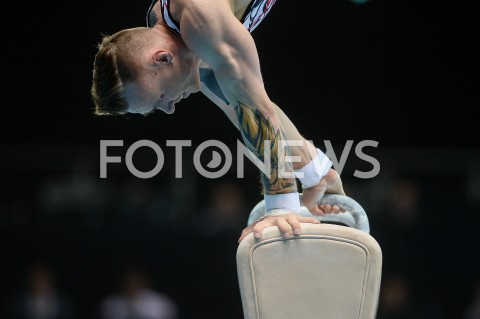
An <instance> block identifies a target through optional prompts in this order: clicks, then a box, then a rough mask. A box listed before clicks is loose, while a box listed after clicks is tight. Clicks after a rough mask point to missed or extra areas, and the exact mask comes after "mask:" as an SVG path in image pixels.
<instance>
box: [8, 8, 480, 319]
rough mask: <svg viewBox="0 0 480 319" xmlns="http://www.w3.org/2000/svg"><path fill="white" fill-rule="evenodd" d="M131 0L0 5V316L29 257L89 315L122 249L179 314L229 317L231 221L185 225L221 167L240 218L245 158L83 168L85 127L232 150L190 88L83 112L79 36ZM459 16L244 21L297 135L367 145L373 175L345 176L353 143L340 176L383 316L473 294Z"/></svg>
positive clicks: (472, 69)
mask: <svg viewBox="0 0 480 319" xmlns="http://www.w3.org/2000/svg"><path fill="white" fill-rule="evenodd" d="M148 5H149V2H148V1H143V2H142V1H140V2H139V1H119V0H117V1H111V0H105V1H97V2H95V3H93V2H89V3H83V2H55V1H54V2H40V1H37V2H33V3H30V2H27V3H22V4H20V3H15V4H14V3H13V2H9V3H6V4H2V6H3V10H2V11H3V13H4V14H3V15H4V17H3V18H2V24H4V26H3V28H2V30H3V32H2V49H1V51H2V61H3V63H2V71H3V72H2V78H3V81H2V86H1V87H2V101H3V105H2V110H3V114H2V116H1V124H2V125H1V126H0V134H1V135H0V136H1V142H0V146H1V148H2V149H1V153H0V214H1V215H0V234H1V239H2V240H1V243H0V248H1V249H2V250H1V252H2V260H3V261H2V268H0V269H1V270H2V273H1V283H2V285H1V289H0V292H1V298H2V303H1V305H2V307H3V308H4V309H5V310H4V312H3V313H5V317H7V310H8V309H9V308H11V307H10V306H11V305H12V304H13V303H14V301H15V296H16V292H18V291H21V290H22V289H23V287H24V286H25V278H26V274H27V272H28V270H29V269H30V267H31V266H32V265H33V264H34V263H35V262H37V261H42V262H45V263H47V264H48V265H49V266H50V267H52V269H53V271H54V274H55V277H56V279H57V287H58V289H60V290H62V291H64V293H65V294H66V295H67V296H69V298H70V300H71V301H72V304H73V308H74V309H75V311H74V313H75V314H76V317H78V318H96V317H97V316H98V313H99V312H98V309H99V304H100V302H101V300H102V299H103V298H104V297H105V296H107V295H109V294H110V293H112V292H114V291H115V289H116V287H117V285H118V282H117V279H118V277H117V275H118V273H119V272H120V271H121V269H123V268H122V267H123V266H125V265H126V264H129V263H130V262H135V263H139V264H142V265H143V266H144V267H145V268H147V269H148V271H149V273H150V274H151V278H152V282H151V285H152V286H153V287H154V288H155V289H157V290H159V291H163V292H165V293H167V294H169V295H170V296H171V297H172V298H173V299H174V300H175V301H176V303H177V304H178V305H179V308H180V309H181V312H182V318H242V313H241V302H240V296H239V292H238V287H237V282H236V269H235V253H236V247H237V243H236V240H237V238H238V236H239V234H240V232H241V230H242V229H243V227H244V225H243V222H238V221H234V222H232V224H231V226H229V227H227V228H226V229H220V230H219V231H218V232H213V233H206V232H204V231H202V230H201V229H202V227H203V226H201V225H203V224H204V223H202V220H205V219H206V217H205V215H203V213H202V212H205V209H206V208H207V207H211V206H212V205H213V203H212V201H211V200H210V195H211V193H212V191H213V190H214V189H215V187H216V186H218V185H220V187H222V185H223V183H226V184H225V185H227V184H228V183H229V182H233V183H234V184H236V185H237V187H238V189H237V192H240V193H241V196H242V197H241V199H242V205H243V206H242V205H240V206H241V207H242V210H241V212H240V213H239V216H241V219H242V220H243V221H245V220H246V217H247V216H248V212H249V210H250V209H251V207H253V205H255V204H256V202H257V201H259V200H260V199H261V196H260V194H259V182H258V177H257V172H256V170H255V168H254V167H253V165H250V166H248V167H247V172H246V176H245V178H244V179H241V180H237V179H235V174H234V173H235V172H233V171H230V172H229V174H228V175H227V176H225V177H224V178H221V179H217V180H210V179H207V178H203V177H201V176H199V175H198V174H196V173H195V172H194V171H193V169H192V167H191V166H192V165H191V161H189V159H191V156H192V153H191V152H190V151H187V152H186V155H184V156H185V159H184V163H185V169H186V173H185V177H184V178H183V179H175V178H174V177H173V171H174V168H173V160H172V158H171V156H172V154H173V152H172V151H171V150H170V152H169V153H168V154H167V160H166V166H165V168H164V169H163V170H162V172H161V173H160V174H159V175H158V176H156V177H154V178H152V179H150V180H141V179H138V178H135V177H133V176H132V175H131V174H130V173H129V172H128V170H127V169H126V167H125V165H124V162H122V164H112V165H111V166H109V175H108V176H109V178H107V179H100V178H99V141H100V140H105V139H119V140H124V147H123V148H117V149H116V150H112V154H116V155H119V156H124V155H125V152H126V149H127V148H128V146H129V145H130V144H131V143H133V142H135V141H137V140H140V139H149V140H152V141H155V142H156V143H157V144H159V145H160V146H161V147H162V148H163V149H164V151H166V149H167V148H165V143H166V140H179V139H190V140H192V141H193V145H194V146H196V145H198V144H199V143H201V142H203V141H205V140H208V139H217V140H221V141H223V142H224V143H225V144H227V145H229V146H230V148H231V149H232V150H235V143H236V140H237V139H240V137H239V135H238V134H237V132H236V131H235V129H234V127H233V126H232V125H231V124H230V123H229V122H228V120H227V118H226V117H225V115H223V113H222V112H221V111H220V110H218V109H217V108H216V107H215V105H213V104H212V103H210V102H209V101H208V100H207V99H206V98H205V97H203V96H201V95H200V94H197V95H194V96H191V97H190V98H189V99H188V100H185V101H182V102H181V103H180V104H179V105H178V107H177V111H176V113H175V114H174V115H173V116H168V115H166V114H163V113H156V114H153V115H151V116H148V117H146V118H143V117H141V116H133V115H128V116H115V117H96V116H94V115H93V112H92V110H93V104H92V102H91V100H90V95H89V91H90V85H91V76H92V64H93V59H94V55H95V53H96V44H97V42H99V41H100V39H101V34H112V33H114V32H116V31H118V30H120V29H123V28H129V27H134V26H143V25H144V22H145V20H144V19H145V13H146V10H147V8H148ZM477 21H478V18H477V15H476V13H475V10H473V7H472V6H471V5H470V4H469V3H467V2H459V1H455V2H453V1H452V2H434V1H396V0H394V1H385V0H371V1H369V2H366V3H364V4H356V3H354V2H350V1H347V0H340V1H338V0H337V1H333V0H326V1H323V0H322V1H308V2H305V1H304V2H292V1H281V0H279V1H277V3H276V4H275V6H274V7H273V9H272V11H271V12H270V13H269V15H268V17H267V18H266V19H265V21H264V22H262V24H261V25H260V26H259V27H258V28H257V29H256V30H255V31H254V32H253V34H252V35H253V37H254V39H255V41H256V44H257V48H258V52H259V56H260V61H261V65H262V69H263V77H264V81H265V85H266V88H267V92H268V93H269V95H270V98H271V99H272V100H273V101H275V102H276V103H277V104H278V105H280V107H281V108H282V109H283V110H284V111H285V113H286V114H287V115H289V116H290V118H291V119H292V120H293V122H294V123H295V124H296V126H297V127H298V129H299V130H300V132H301V133H302V134H304V136H305V137H306V138H308V139H312V140H314V141H315V142H316V144H317V145H318V146H319V147H321V148H323V149H325V147H324V144H323V143H322V141H324V140H329V141H331V143H332V145H333V146H334V147H335V150H336V154H337V156H338V157H340V154H341V152H342V150H343V147H344V145H345V144H346V142H347V140H353V141H354V145H356V144H357V143H358V142H360V141H361V140H374V141H378V143H379V144H378V146H377V147H376V148H373V149H372V148H370V149H365V150H364V151H365V152H366V153H367V154H369V155H370V156H373V157H375V158H377V159H378V160H379V162H380V164H381V171H380V174H379V175H378V176H376V177H374V178H372V179H367V180H362V179H359V178H356V177H354V176H353V172H354V171H355V170H356V169H357V170H363V171H368V170H369V169H371V167H370V166H369V164H368V163H365V162H364V161H363V162H362V161H361V160H359V159H358V158H356V157H355V156H353V155H354V152H353V150H352V152H351V153H350V155H351V156H349V157H348V161H347V162H346V165H345V169H344V171H343V174H342V177H343V179H344V182H345V187H346V191H347V193H348V194H349V195H350V196H352V197H353V198H355V199H356V200H357V201H359V202H360V203H362V205H363V206H364V207H365V208H366V211H367V213H369V216H370V222H371V226H372V235H373V236H374V237H375V238H376V239H377V240H378V241H379V243H380V244H381V246H382V249H383V252H384V282H383V284H384V285H385V289H383V290H382V291H388V292H392V291H393V292H397V293H398V294H397V295H400V296H403V297H391V295H392V294H393V296H397V295H396V294H395V293H391V294H390V295H388V294H387V293H385V295H382V296H381V303H380V309H381V313H380V314H379V319H381V318H380V317H382V318H394V314H393V313H395V311H394V310H389V307H390V306H389V305H390V304H393V305H395V300H397V299H398V300H400V299H401V300H402V301H401V302H400V301H399V302H398V304H400V305H401V306H399V307H400V308H401V311H397V312H398V314H395V315H396V316H397V317H395V318H407V317H408V318H452V319H454V318H455V319H458V318H461V319H463V318H467V317H466V315H465V314H466V311H467V309H468V308H469V307H470V305H471V304H473V302H474V299H475V297H474V296H475V292H474V291H475V287H476V286H475V285H476V283H477V282H480V281H479V279H478V278H480V277H479V276H480V258H479V252H478V251H479V250H480V249H479V248H478V247H480V246H479V244H480V242H479V239H478V227H479V226H480V214H479V211H480V210H479V207H480V205H479V203H480V191H479V187H480V168H479V161H480V153H479V146H480V145H479V142H478V119H477V117H476V116H475V115H474V114H475V111H476V108H477V107H478V106H479V103H478V70H479V60H478V50H476V46H478V32H477V29H478V26H477V23H476V22H477ZM191 149H193V148H191ZM115 152H116V153H115ZM233 153H234V155H235V152H233ZM169 156H170V157H169ZM134 159H135V163H136V164H137V165H138V168H139V169H141V168H142V167H143V168H144V169H146V170H148V168H151V167H152V165H153V163H154V159H155V157H154V156H153V153H152V152H149V151H148V150H139V151H138V152H137V153H136V156H135V157H134ZM234 163H235V162H234ZM228 185H230V184H228ZM132 194H133V195H132ZM199 225H200V226H199ZM399 278H400V279H399ZM399 282H400V283H399ZM402 293H403V295H402ZM395 298H397V299H395ZM402 298H403V299H402ZM477 299H478V297H477ZM391 300H393V302H392V301H391ZM405 300H407V301H405ZM391 307H392V309H393V308H395V306H391ZM389 311H390V312H389ZM389 313H391V314H390V315H389ZM407 313H408V314H407ZM402 315H403V316H404V317H401V316H402ZM0 317H2V318H3V317H4V316H3V315H0ZM468 319H470V318H468Z"/></svg>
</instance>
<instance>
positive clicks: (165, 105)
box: [124, 49, 200, 114]
mask: <svg viewBox="0 0 480 319" xmlns="http://www.w3.org/2000/svg"><path fill="white" fill-rule="evenodd" d="M199 65H200V61H199V60H198V59H197V58H195V57H194V56H193V55H191V54H190V55H189V54H173V53H172V52H170V51H167V50H163V49H159V50H155V51H150V53H148V54H146V57H145V58H143V59H140V61H139V63H138V66H137V71H138V79H137V81H135V82H129V83H126V84H125V91H124V96H125V98H126V100H127V102H128V105H129V108H128V112H129V113H139V114H148V113H151V112H154V111H156V110H162V111H163V112H165V113H167V114H172V113H173V112H175V104H177V103H178V102H180V101H181V100H182V99H185V98H187V97H188V96H189V95H190V94H191V93H195V92H198V91H199V90H200V76H199Z"/></svg>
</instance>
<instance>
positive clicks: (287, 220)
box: [238, 211, 320, 243]
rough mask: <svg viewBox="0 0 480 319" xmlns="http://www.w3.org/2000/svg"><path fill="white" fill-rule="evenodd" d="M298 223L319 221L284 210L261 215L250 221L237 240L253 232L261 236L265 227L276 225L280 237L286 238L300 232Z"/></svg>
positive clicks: (257, 236)
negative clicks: (257, 218)
mask: <svg viewBox="0 0 480 319" xmlns="http://www.w3.org/2000/svg"><path fill="white" fill-rule="evenodd" d="M300 223H312V224H320V221H319V220H317V219H315V218H312V217H304V216H302V215H300V214H297V213H289V212H288V211H285V214H283V215H278V214H275V215H271V216H269V215H268V214H267V215H265V216H263V217H262V218H261V219H259V220H257V221H256V222H254V223H252V224H251V225H250V226H248V227H247V228H245V229H244V230H243V231H242V234H241V236H240V238H239V239H238V242H239V243H240V242H241V241H242V239H243V238H245V236H247V235H248V234H250V233H251V232H253V236H254V237H255V238H257V239H259V238H261V237H262V232H263V229H264V228H265V227H268V226H278V229H279V230H280V233H281V234H282V237H284V238H288V237H290V236H292V235H293V236H298V235H300V234H301V227H300Z"/></svg>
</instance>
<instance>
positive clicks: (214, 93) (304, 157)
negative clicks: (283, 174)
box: [200, 65, 315, 170]
mask: <svg viewBox="0 0 480 319" xmlns="http://www.w3.org/2000/svg"><path fill="white" fill-rule="evenodd" d="M200 70H201V71H200V74H201V82H202V88H201V92H202V93H203V94H204V95H205V96H206V97H207V98H208V99H210V101H212V102H213V103H215V104H216V105H217V106H218V107H219V108H220V109H221V110H222V111H223V112H224V113H225V115H226V116H227V117H228V119H229V120H230V121H231V122H232V124H233V125H235V127H236V128H237V129H239V127H238V117H237V114H236V112H235V109H234V108H233V107H232V106H231V105H229V104H228V101H227V100H226V98H225V96H224V95H223V93H222V92H221V90H220V86H219V84H218V82H217V79H216V77H215V75H214V73H213V70H212V69H211V68H210V67H209V66H207V65H204V66H203V67H201V69H200ZM272 103H273V102H272ZM273 105H274V107H275V110H276V112H277V114H278V116H279V117H280V122H281V123H282V127H283V128H284V131H285V135H286V136H287V139H289V140H302V141H303V142H304V144H303V146H301V147H292V148H291V149H290V151H291V153H292V155H294V156H300V159H301V161H300V162H294V163H293V168H294V169H296V170H297V169H299V168H301V167H303V166H305V165H306V164H307V163H308V162H310V161H311V159H312V158H311V154H314V153H315V146H314V145H313V144H312V143H311V142H310V141H307V140H306V139H305V138H304V137H303V136H302V135H301V134H300V133H299V131H298V130H297V128H296V127H295V125H294V124H293V123H292V121H291V120H290V119H289V118H288V116H287V115H286V114H285V113H284V112H283V111H282V110H281V109H280V107H278V105H276V104H275V103H273Z"/></svg>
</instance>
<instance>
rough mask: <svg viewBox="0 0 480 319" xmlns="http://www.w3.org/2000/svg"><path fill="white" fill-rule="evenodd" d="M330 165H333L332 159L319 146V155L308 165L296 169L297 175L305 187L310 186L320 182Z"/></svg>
mask: <svg viewBox="0 0 480 319" xmlns="http://www.w3.org/2000/svg"><path fill="white" fill-rule="evenodd" d="M330 167H332V161H331V160H330V159H329V158H328V157H327V155H325V154H324V153H323V152H322V151H321V150H320V149H319V148H317V155H316V156H315V157H314V158H313V159H312V160H311V161H310V162H309V163H308V164H307V165H305V166H304V167H302V168H300V169H297V170H295V177H296V178H298V179H299V180H300V182H301V183H302V188H303V189H306V188H310V187H312V186H315V185H317V184H318V183H320V180H321V179H322V178H323V177H324V176H325V175H327V173H328V170H329V169H330ZM300 173H303V174H300Z"/></svg>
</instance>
